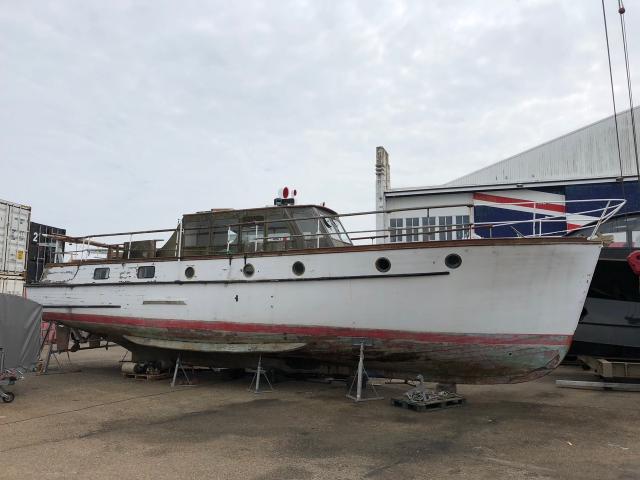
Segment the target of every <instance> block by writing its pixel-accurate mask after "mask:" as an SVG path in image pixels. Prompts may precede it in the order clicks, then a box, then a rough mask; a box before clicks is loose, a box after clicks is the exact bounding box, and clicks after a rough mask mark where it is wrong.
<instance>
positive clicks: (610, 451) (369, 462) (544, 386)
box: [0, 348, 640, 480]
mask: <svg viewBox="0 0 640 480" xmlns="http://www.w3.org/2000/svg"><path fill="white" fill-rule="evenodd" d="M123 353H124V351H123V350H122V349H120V348H114V349H110V350H109V351H104V350H100V351H87V352H77V353H75V354H72V355H71V358H72V361H73V364H74V365H75V366H76V367H79V368H80V369H81V371H80V372H76V373H64V374H51V375H46V376H31V377H29V378H28V379H26V380H25V381H23V382H20V383H19V384H18V385H16V386H15V387H14V388H13V391H14V392H15V393H16V400H15V401H14V402H13V403H12V404H0V478H2V479H3V480H8V479H14V478H19V479H23V480H24V479H31V478H39V479H50V478H70V477H71V478H91V479H112V478H123V479H124V478H136V479H165V478H167V479H169V478H170V479H176V478H189V479H199V478H207V479H217V478H221V479H243V480H246V479H256V480H258V479H265V480H266V479H274V480H286V479H298V478H300V479H306V478H311V479H321V478H322V479H324V478H326V479H355V478H366V479H410V478H456V479H457V478H461V479H495V478H509V479H510V478H513V479H521V478H526V479H549V478H553V479H573V478H575V479H610V478H611V479H635V478H638V479H640V393H624V392H613V391H608V392H599V391H586V390H572V389H561V388H557V387H556V386H555V385H554V380H555V379H558V378H579V377H585V374H584V373H582V372H581V371H580V369H578V368H577V367H561V368H560V369H558V370H556V371H555V372H554V373H553V374H552V375H550V376H548V377H546V378H543V379H541V380H538V381H536V382H531V383H526V384H519V385H501V386H460V387H459V391H460V393H462V394H464V395H465V396H466V397H467V401H468V403H467V404H466V405H464V406H462V407H456V408H450V409H446V410H439V411H433V412H425V413H415V412H412V411H408V410H403V409H400V408H395V407H392V406H391V405H390V404H389V400H388V399H389V398H390V397H392V396H397V395H399V394H401V392H402V391H404V390H405V389H406V388H407V387H406V386H401V385H390V386H383V387H380V388H379V391H380V392H381V393H382V394H383V395H384V396H385V397H386V399H385V400H382V401H376V402H365V403H361V404H357V405H356V404H354V403H352V402H350V401H349V400H347V399H346V398H345V396H344V395H345V387H344V384H339V383H333V384H330V385H327V384H319V383H311V382H302V381H295V382H294V381H291V382H284V383H280V384H277V385H276V388H277V390H276V391H275V392H273V393H268V394H263V395H253V394H251V393H249V392H247V386H248V383H249V381H250V378H242V379H238V380H224V379H221V378H215V377H214V376H213V375H212V374H206V375H201V377H200V378H201V380H200V382H199V384H198V385H197V386H194V387H176V388H175V389H171V388H170V386H169V380H162V381H153V382H151V381H137V380H132V379H125V378H123V377H122V376H121V375H120V372H119V364H118V361H119V360H120V358H121V357H122V355H123ZM586 379H593V377H592V376H591V375H587V377H586Z"/></svg>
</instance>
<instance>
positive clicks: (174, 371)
mask: <svg viewBox="0 0 640 480" xmlns="http://www.w3.org/2000/svg"><path fill="white" fill-rule="evenodd" d="M181 355H182V354H181V353H179V354H178V358H177V360H176V368H175V369H174V370H173V380H171V388H173V387H175V386H176V378H178V368H180V365H181V362H180V356H181Z"/></svg>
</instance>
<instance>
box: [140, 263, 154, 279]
mask: <svg viewBox="0 0 640 480" xmlns="http://www.w3.org/2000/svg"><path fill="white" fill-rule="evenodd" d="M155 276H156V267H154V266H153V265H151V266H144V267H138V278H153V277H155Z"/></svg>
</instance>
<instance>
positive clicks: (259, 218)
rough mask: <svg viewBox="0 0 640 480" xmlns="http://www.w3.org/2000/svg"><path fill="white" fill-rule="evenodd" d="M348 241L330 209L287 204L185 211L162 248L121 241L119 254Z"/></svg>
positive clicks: (205, 252)
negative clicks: (244, 208) (186, 212)
mask: <svg viewBox="0 0 640 480" xmlns="http://www.w3.org/2000/svg"><path fill="white" fill-rule="evenodd" d="M145 244H146V245H145ZM351 244H352V243H351V240H350V239H349V236H348V235H347V233H346V232H345V229H344V227H343V225H342V223H341V222H340V220H339V219H338V215H337V213H336V212H334V211H333V210H330V209H328V208H326V207H320V206H315V205H290V206H277V207H264V208H252V209H247V210H230V209H229V210H227V209H217V210H216V209H214V210H210V211H205V212H197V213H191V214H186V215H184V216H183V217H182V222H181V225H180V226H179V227H178V228H177V229H176V231H175V232H174V233H173V235H172V236H171V238H169V240H167V242H166V243H165V244H164V245H163V246H162V247H161V248H159V249H156V248H155V245H154V246H152V245H151V244H149V241H141V242H131V243H130V244H127V243H125V245H124V251H123V256H124V257H125V258H153V257H176V256H179V257H200V256H216V255H229V254H232V255H233V254H246V253H259V252H279V251H286V250H300V249H317V248H334V247H343V246H347V245H351ZM151 254H153V255H151Z"/></svg>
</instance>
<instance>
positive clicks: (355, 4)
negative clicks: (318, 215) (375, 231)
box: [0, 0, 640, 235]
mask: <svg viewBox="0 0 640 480" xmlns="http://www.w3.org/2000/svg"><path fill="white" fill-rule="evenodd" d="M606 6H607V15H608V21H609V22H608V23H609V35H610V37H611V49H612V55H613V63H614V77H615V78H614V80H615V83H616V94H617V100H618V108H619V109H620V110H622V109H625V108H628V99H627V97H626V81H625V77H624V63H623V57H622V46H621V41H620V23H619V15H618V13H617V0H615V1H614V0H606ZM626 6H627V13H626V14H625V18H626V24H627V28H628V42H629V49H630V59H629V60H630V65H631V74H632V80H633V79H634V78H635V79H636V81H635V85H636V86H637V97H638V98H640V83H639V82H640V5H635V4H633V2H628V5H626ZM601 8H602V7H601V3H600V0H581V1H557V0H555V1H553V0H548V1H547V0H521V1H515V0H509V1H507V0H505V1H491V2H487V1H481V0H477V1H464V0H460V1H458V2H443V1H438V2H436V1H427V0H425V1H400V0H388V1H381V0H380V1H378V0H365V1H347V0H345V1H338V0H332V1H329V0H325V1H322V0H315V1H284V0H277V1H276V0H271V1H259V0H255V1H254V0H243V1H242V2H232V1H188V0H186V1H181V2H175V1H151V0H149V1H143V0H140V1H119V0H112V1H109V2H104V1H102V0H83V1H74V0H69V1H61V0H58V1H45V0H37V1H36V0H21V1H20V2H15V1H9V0H0V198H2V199H5V200H10V201H14V202H19V203H23V204H27V205H31V206H32V220H34V221H37V222H40V223H45V224H49V225H54V226H57V227H63V228H67V231H68V232H69V233H71V234H76V235H85V234H95V233H102V232H113V231H124V230H133V229H135V230H137V229H145V228H165V227H171V226H174V225H175V223H176V221H177V219H178V218H180V216H181V215H182V214H183V213H187V212H194V211H200V210H208V209H210V208H224V207H231V208H248V207H254V206H263V205H268V204H271V203H272V201H273V198H274V197H275V196H276V193H277V191H278V189H279V188H281V187H283V186H285V185H288V186H290V187H294V188H296V189H297V190H298V191H299V192H300V193H299V201H300V203H317V204H319V203H322V202H326V205H327V206H330V207H332V208H334V209H336V210H338V211H340V212H353V211H360V210H371V209H373V208H374V207H375V203H374V199H375V172H374V164H375V149H376V147H377V146H379V145H382V146H384V147H385V148H386V149H387V150H388V151H389V153H390V161H391V185H392V187H411V186H422V185H435V184H440V183H444V182H447V181H450V180H453V179H454V178H456V177H459V176H462V175H464V174H467V173H469V172H471V171H473V170H476V169H478V168H481V167H484V166H486V165H490V164H492V163H494V162H496V161H499V160H501V159H503V158H506V157H509V156H511V155H514V154H516V153H519V152H521V151H523V150H525V149H528V148H531V147H533V146H535V145H537V144H540V143H542V142H545V141H547V140H550V139H552V138H555V137H557V136H560V135H562V134H565V133H568V132H570V131H572V130H575V129H577V128H579V127H581V126H584V125H586V124H589V123H592V122H594V121H597V120H599V119H601V118H603V117H606V116H609V115H611V114H612V103H611V94H610V86H609V73H608V66H607V57H606V46H605V40H604V30H603V24H602V10H601ZM636 72H637V73H636ZM371 223H372V224H373V223H374V220H373V219H371Z"/></svg>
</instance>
